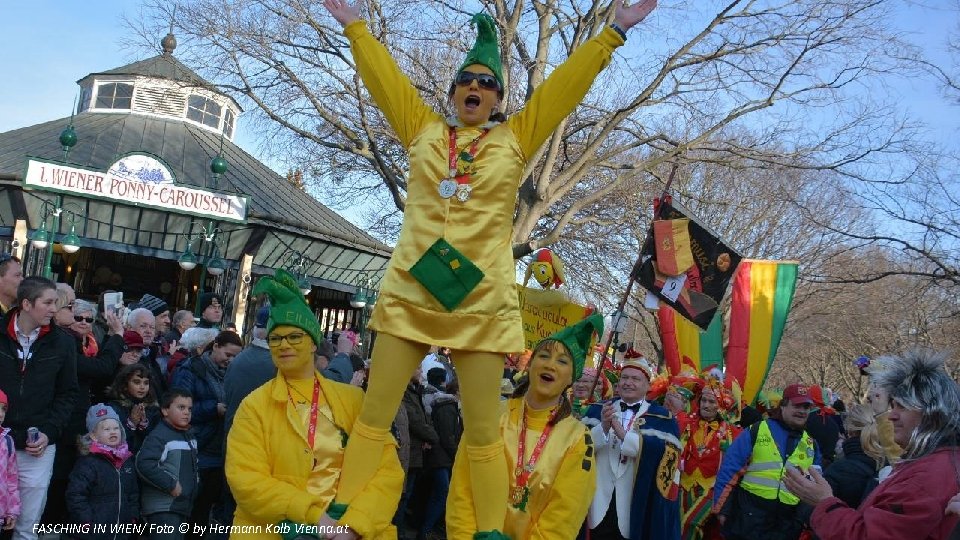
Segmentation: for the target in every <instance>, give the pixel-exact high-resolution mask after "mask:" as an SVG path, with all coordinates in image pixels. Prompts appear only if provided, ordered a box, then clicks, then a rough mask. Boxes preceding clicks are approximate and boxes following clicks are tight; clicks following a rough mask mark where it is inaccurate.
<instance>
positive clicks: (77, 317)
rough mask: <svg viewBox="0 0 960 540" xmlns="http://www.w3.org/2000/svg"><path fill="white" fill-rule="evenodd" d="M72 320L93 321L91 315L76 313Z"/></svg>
mask: <svg viewBox="0 0 960 540" xmlns="http://www.w3.org/2000/svg"><path fill="white" fill-rule="evenodd" d="M73 320H75V321H77V322H86V323H93V317H80V316H78V315H74V316H73Z"/></svg>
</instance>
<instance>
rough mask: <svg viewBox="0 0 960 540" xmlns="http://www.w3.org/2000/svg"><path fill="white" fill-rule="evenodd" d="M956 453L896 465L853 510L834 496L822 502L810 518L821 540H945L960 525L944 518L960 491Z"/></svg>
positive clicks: (949, 449) (958, 451) (955, 450)
mask: <svg viewBox="0 0 960 540" xmlns="http://www.w3.org/2000/svg"><path fill="white" fill-rule="evenodd" d="M958 463H960V448H958V447H944V448H940V449H938V450H936V451H934V452H933V453H931V454H930V455H928V456H925V457H922V458H920V459H918V460H916V461H909V462H905V463H900V464H898V465H896V466H894V468H893V472H892V473H891V474H890V476H888V477H887V479H886V480H884V481H883V482H882V483H881V484H880V485H879V486H877V488H876V489H874V490H873V492H871V493H870V495H869V496H867V498H866V500H864V501H863V502H862V503H860V507H859V508H857V509H853V508H850V507H849V506H847V505H846V504H844V503H843V502H842V501H841V500H840V499H837V498H836V497H830V498H829V499H825V500H823V501H820V504H818V505H817V507H816V508H815V509H814V511H813V515H812V516H811V518H810V525H811V526H812V527H813V532H814V533H816V535H817V536H818V537H819V538H820V540H860V539H863V540H866V539H869V540H902V539H904V538H910V539H911V540H941V539H943V540H945V539H947V538H949V537H950V532H951V531H952V530H953V528H954V527H955V526H956V525H957V522H958V521H960V518H958V517H957V516H944V515H943V510H944V508H946V507H947V501H949V500H950V498H951V497H953V496H954V495H956V494H957V492H958V491H960V481H958V476H960V470H957V468H956V465H957V464H958Z"/></svg>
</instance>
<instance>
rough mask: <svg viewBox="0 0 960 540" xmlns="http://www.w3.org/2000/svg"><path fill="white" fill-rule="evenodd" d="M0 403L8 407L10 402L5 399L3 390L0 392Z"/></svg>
mask: <svg viewBox="0 0 960 540" xmlns="http://www.w3.org/2000/svg"><path fill="white" fill-rule="evenodd" d="M0 403H3V404H4V405H7V406H10V400H9V399H7V395H6V394H4V393H3V390H0Z"/></svg>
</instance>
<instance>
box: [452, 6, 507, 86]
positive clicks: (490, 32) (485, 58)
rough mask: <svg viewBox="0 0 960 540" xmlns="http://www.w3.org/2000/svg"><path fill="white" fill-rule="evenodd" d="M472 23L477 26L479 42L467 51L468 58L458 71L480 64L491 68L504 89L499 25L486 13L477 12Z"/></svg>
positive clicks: (471, 20)
mask: <svg viewBox="0 0 960 540" xmlns="http://www.w3.org/2000/svg"><path fill="white" fill-rule="evenodd" d="M470 23H471V24H473V25H474V26H476V27H477V42H476V43H474V44H473V48H472V49H470V52H468V53H467V58H466V59H465V60H464V61H463V64H461V65H460V69H458V70H457V73H460V72H461V71H463V69H464V68H466V67H467V66H471V65H473V64H480V65H483V66H487V67H488V68H490V71H492V72H493V76H494V77H496V78H497V82H498V83H500V89H501V90H503V66H501V65H500V46H499V44H498V43H497V25H496V24H495V23H494V22H493V19H492V18H491V17H490V16H489V15H487V14H486V13H477V14H476V15H474V16H473V18H472V19H470Z"/></svg>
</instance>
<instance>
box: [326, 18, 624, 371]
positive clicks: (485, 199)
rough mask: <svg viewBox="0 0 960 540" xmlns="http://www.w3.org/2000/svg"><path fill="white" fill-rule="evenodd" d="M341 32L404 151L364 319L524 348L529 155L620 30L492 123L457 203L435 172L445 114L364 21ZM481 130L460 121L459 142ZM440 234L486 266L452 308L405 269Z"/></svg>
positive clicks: (400, 329) (379, 326) (422, 338)
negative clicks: (372, 302) (519, 271)
mask: <svg viewBox="0 0 960 540" xmlns="http://www.w3.org/2000/svg"><path fill="white" fill-rule="evenodd" d="M344 34H346V36H347V37H348V38H349V39H350V47H351V50H352V51H353V58H354V60H355V62H356V66H357V72H358V73H359V74H360V76H361V77H362V78H363V82H364V85H365V86H366V88H367V90H368V91H369V92H370V95H371V97H372V98H373V101H374V102H375V103H376V105H377V107H378V108H379V109H380V110H381V111H382V112H383V115H384V116H385V117H386V119H387V121H388V122H389V123H390V126H391V127H392V128H393V130H394V131H395V132H396V134H397V138H398V139H399V141H400V143H401V144H402V145H403V146H404V148H406V149H407V151H408V153H409V156H410V160H409V165H410V167H409V169H410V170H409V173H408V175H407V178H408V185H407V203H406V209H405V210H404V213H403V227H402V230H401V231H400V238H399V240H398V241H397V245H396V247H395V248H394V250H393V256H392V257H391V258H390V265H389V266H388V267H387V272H386V274H385V275H384V278H383V282H382V283H381V285H380V297H379V299H378V300H377V305H376V307H375V308H374V310H373V315H372V316H371V319H370V322H369V324H368V327H369V328H372V329H374V330H376V331H378V332H386V333H388V334H391V335H395V336H400V337H403V338H404V339H407V340H409V341H414V342H417V343H443V344H445V345H446V346H448V347H451V348H453V349H455V350H467V351H487V352H515V351H519V350H523V343H524V341H523V324H522V321H521V319H520V307H519V304H518V302H517V291H516V281H517V278H516V268H515V261H514V260H513V251H512V248H511V245H512V244H511V242H512V236H513V215H514V210H515V208H516V205H517V192H518V190H519V189H520V182H521V181H522V179H523V178H524V174H525V169H526V167H527V165H528V163H527V162H528V161H529V160H530V159H531V158H532V157H533V156H534V155H535V154H536V151H537V149H538V148H539V147H540V146H541V145H542V144H543V142H544V141H545V140H546V139H547V137H549V136H550V133H552V132H553V130H554V129H556V127H557V125H559V123H560V122H561V121H562V120H563V119H564V118H565V117H566V116H567V115H568V114H570V112H571V111H573V110H574V108H575V107H576V106H577V104H578V103H580V101H581V100H582V99H583V96H585V95H586V93H587V92H588V91H589V89H590V86H591V85H592V84H593V80H594V79H595V78H596V76H597V74H598V73H600V70H602V69H603V68H604V67H605V66H606V65H607V64H608V63H609V62H610V59H611V57H612V55H613V51H614V50H615V49H616V48H617V47H619V46H621V45H623V38H621V37H620V36H619V34H617V32H616V31H614V30H613V29H611V28H606V29H605V30H603V31H602V32H600V33H599V34H598V35H597V36H596V37H594V38H593V39H591V40H589V41H587V42H586V43H584V44H583V45H581V46H580V47H579V48H577V50H576V51H574V53H573V54H571V55H570V57H569V58H568V59H567V61H566V62H564V63H563V64H562V65H560V66H559V67H557V69H555V70H554V71H553V73H551V74H550V77H549V78H547V80H546V81H544V83H543V84H541V85H540V86H539V87H537V89H536V90H535V91H534V92H533V94H532V95H531V97H530V100H529V101H528V102H527V103H526V105H525V106H524V108H523V109H522V110H521V111H518V112H517V113H516V114H513V115H511V116H510V118H509V119H508V120H507V121H506V122H504V123H502V124H497V125H495V126H492V127H491V128H490V131H489V133H488V134H487V135H486V136H485V137H484V138H483V140H482V142H481V143H480V144H479V146H478V149H477V155H476V156H475V159H474V161H473V163H474V165H475V166H476V171H475V173H474V174H472V175H471V180H470V185H471V186H472V188H473V191H472V195H471V197H470V200H469V201H467V202H466V203H461V202H459V201H458V200H456V197H453V198H449V199H443V198H441V197H440V195H439V193H438V186H439V184H440V181H441V180H442V179H443V178H445V177H447V176H449V161H448V160H449V155H448V152H449V126H448V122H447V120H446V119H444V118H443V117H442V116H440V115H439V114H437V113H436V112H435V111H434V110H433V109H432V108H431V107H430V106H429V105H427V104H426V103H425V102H424V101H423V99H422V98H421V97H420V94H419V93H418V92H417V89H416V88H415V87H414V85H413V84H412V83H411V82H410V79H409V78H407V76H406V75H404V74H403V73H402V72H401V71H400V68H399V67H398V66H397V64H396V62H395V61H394V60H393V58H392V57H391V56H390V54H389V53H388V52H387V50H386V49H385V48H384V47H383V45H382V44H381V43H380V42H378V41H377V40H376V39H375V38H374V37H373V36H372V35H371V34H370V32H369V31H368V30H367V26H366V23H365V22H363V21H357V22H355V23H352V24H350V25H348V26H347V27H346V28H345V29H344ZM451 75H452V74H451ZM481 133H482V130H481V128H479V127H471V128H466V127H458V128H457V130H456V138H457V141H456V146H457V148H461V147H467V146H469V145H470V144H471V141H473V140H474V139H475V138H477V137H478V136H480V134H481ZM438 238H444V239H446V240H447V241H448V242H450V244H451V245H452V246H453V247H454V248H456V249H457V250H459V251H460V252H461V253H462V254H463V255H464V256H465V257H466V258H467V259H469V260H470V261H472V262H473V263H474V264H476V265H477V267H478V268H480V270H482V271H483V273H484V277H483V279H482V280H481V281H480V283H479V284H478V285H477V287H476V288H475V289H473V291H471V292H470V294H468V295H467V297H466V298H465V299H464V300H463V303H461V304H460V305H459V306H457V307H456V308H455V309H454V310H453V311H447V309H446V308H444V307H443V306H442V305H441V304H440V303H439V302H438V301H437V300H436V299H435V298H434V297H433V296H432V295H431V294H430V293H429V292H427V290H426V289H425V288H424V287H423V286H422V285H421V284H420V283H419V282H418V281H417V280H416V279H415V278H414V277H413V275H412V274H411V273H410V271H409V270H410V268H411V267H412V266H413V265H414V264H416V262H417V261H418V260H419V259H420V257H421V256H423V254H424V252H425V251H426V250H427V248H428V247H429V246H430V245H432V244H433V243H434V242H435V241H436V240H437V239H438Z"/></svg>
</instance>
